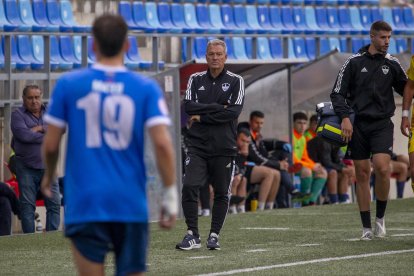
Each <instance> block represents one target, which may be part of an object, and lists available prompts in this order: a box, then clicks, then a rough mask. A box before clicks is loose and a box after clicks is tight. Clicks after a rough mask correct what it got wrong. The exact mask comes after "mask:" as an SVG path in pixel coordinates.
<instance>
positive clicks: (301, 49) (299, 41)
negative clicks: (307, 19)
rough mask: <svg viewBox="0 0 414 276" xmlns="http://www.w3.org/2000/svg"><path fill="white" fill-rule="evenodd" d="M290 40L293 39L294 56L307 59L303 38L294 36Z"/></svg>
mask: <svg viewBox="0 0 414 276" xmlns="http://www.w3.org/2000/svg"><path fill="white" fill-rule="evenodd" d="M292 40H293V50H294V51H295V56H296V58H305V59H308V54H307V52H306V44H305V39H303V38H302V37H294V38H293V39H292Z"/></svg>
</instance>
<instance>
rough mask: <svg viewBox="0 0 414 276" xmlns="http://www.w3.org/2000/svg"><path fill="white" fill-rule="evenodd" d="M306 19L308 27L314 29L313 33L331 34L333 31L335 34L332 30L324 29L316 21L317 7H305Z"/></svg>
mask: <svg viewBox="0 0 414 276" xmlns="http://www.w3.org/2000/svg"><path fill="white" fill-rule="evenodd" d="M305 21H306V25H307V26H308V28H309V29H310V30H312V32H313V33H315V34H329V33H332V34H334V33H335V32H334V31H332V32H331V31H330V30H322V29H321V28H320V27H319V25H318V23H316V15H315V9H314V7H312V6H306V7H305Z"/></svg>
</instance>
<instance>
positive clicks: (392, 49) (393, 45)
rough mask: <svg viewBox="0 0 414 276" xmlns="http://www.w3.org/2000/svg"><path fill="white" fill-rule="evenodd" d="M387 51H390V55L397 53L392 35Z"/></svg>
mask: <svg viewBox="0 0 414 276" xmlns="http://www.w3.org/2000/svg"><path fill="white" fill-rule="evenodd" d="M388 53H390V54H391V55H396V54H398V51H397V43H396V42H395V39H394V38H393V37H391V38H390V44H389V46H388Z"/></svg>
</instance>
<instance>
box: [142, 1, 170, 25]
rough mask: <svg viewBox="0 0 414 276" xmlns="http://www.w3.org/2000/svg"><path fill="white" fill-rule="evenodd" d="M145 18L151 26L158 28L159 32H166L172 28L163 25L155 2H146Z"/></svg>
mask: <svg viewBox="0 0 414 276" xmlns="http://www.w3.org/2000/svg"><path fill="white" fill-rule="evenodd" d="M144 6H145V18H146V20H147V22H148V25H149V26H150V28H153V29H156V31H157V33H166V32H169V30H170V29H168V28H166V27H164V26H161V24H160V21H159V20H158V12H157V5H156V4H155V3H154V2H145V4H144Z"/></svg>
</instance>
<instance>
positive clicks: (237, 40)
mask: <svg viewBox="0 0 414 276" xmlns="http://www.w3.org/2000/svg"><path fill="white" fill-rule="evenodd" d="M232 41H233V50H234V56H235V57H236V59H238V60H246V59H249V58H248V57H247V53H246V44H245V41H244V39H243V38H242V37H232Z"/></svg>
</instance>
